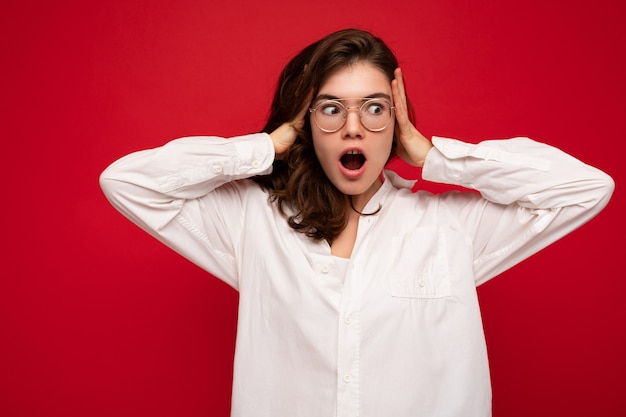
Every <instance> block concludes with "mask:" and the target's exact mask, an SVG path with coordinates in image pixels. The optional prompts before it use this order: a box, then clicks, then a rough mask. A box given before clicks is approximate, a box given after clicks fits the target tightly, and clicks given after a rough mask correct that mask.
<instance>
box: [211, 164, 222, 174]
mask: <svg viewBox="0 0 626 417" xmlns="http://www.w3.org/2000/svg"><path fill="white" fill-rule="evenodd" d="M223 170H224V168H222V166H221V165H214V166H213V172H215V173H216V174H220V173H221V172H222V171H223Z"/></svg>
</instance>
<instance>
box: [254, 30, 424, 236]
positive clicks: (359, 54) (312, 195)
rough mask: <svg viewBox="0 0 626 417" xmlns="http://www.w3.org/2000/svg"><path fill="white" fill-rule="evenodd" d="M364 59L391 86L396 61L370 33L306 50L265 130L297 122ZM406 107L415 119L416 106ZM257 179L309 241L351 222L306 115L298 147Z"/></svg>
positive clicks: (337, 35)
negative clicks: (331, 83) (330, 84)
mask: <svg viewBox="0 0 626 417" xmlns="http://www.w3.org/2000/svg"><path fill="white" fill-rule="evenodd" d="M363 61H366V62H368V63H370V64H372V65H374V66H375V67H377V68H379V69H380V70H382V71H383V72H384V73H385V75H387V77H388V78H389V82H391V80H393V79H394V70H395V69H396V68H397V67H398V61H397V59H396V57H395V56H394V54H393V52H392V51H391V50H390V49H389V47H388V46H387V45H385V43H384V42H383V41H382V40H381V39H380V38H377V37H375V36H373V35H372V34H371V33H369V32H366V31H363V30H359V29H345V30H341V31H338V32H334V33H331V34H330V35H328V36H326V37H324V38H323V39H321V40H319V41H317V42H315V43H313V44H311V45H309V46H307V47H306V48H304V49H303V50H302V51H301V52H300V53H299V54H297V55H296V56H295V57H294V58H293V59H292V60H291V61H290V62H289V63H288V64H287V65H286V66H285V68H284V69H283V71H282V73H281V74H280V77H279V80H278V86H277V88H276V93H275V95H274V99H273V101H272V106H271V110H270V115H269V117H268V120H267V123H266V124H265V127H264V128H263V132H267V133H270V132H272V131H274V130H275V129H276V128H278V127H279V126H281V125H282V124H283V123H286V122H290V121H292V120H293V119H294V118H296V116H297V114H298V112H299V111H300V109H302V108H303V107H304V106H305V105H308V104H310V103H307V102H306V101H307V100H309V99H310V97H311V94H312V97H316V96H317V94H318V92H319V90H320V88H321V87H322V86H323V84H324V83H325V82H326V80H327V79H328V78H329V77H330V76H331V75H333V74H334V73H336V72H337V71H338V70H341V69H343V68H346V67H348V66H350V65H354V64H355V63H357V62H363ZM407 104H408V106H409V109H411V110H410V113H411V119H413V112H412V107H411V105H410V103H408V102H407ZM393 143H394V144H393V147H392V150H391V154H390V155H389V158H391V157H392V156H393V155H394V154H395V143H396V140H395V138H394V142H393ZM254 181H255V182H257V183H258V184H260V185H261V186H262V187H263V188H265V189H266V190H268V192H269V194H270V197H269V198H270V201H273V202H276V203H277V204H278V208H279V210H280V212H281V213H282V214H283V215H284V216H285V217H286V218H287V222H288V223H289V226H291V227H292V228H293V229H294V230H296V231H298V232H301V233H304V234H306V235H307V236H308V237H311V238H313V239H315V240H321V239H326V240H327V241H328V242H329V243H332V241H333V240H334V239H335V238H336V237H337V236H338V235H339V233H341V231H342V230H343V229H344V228H345V226H346V224H347V220H348V216H347V214H346V206H347V205H350V206H352V200H351V198H350V197H349V196H346V195H345V194H343V193H342V192H341V191H339V190H338V189H337V188H336V187H335V186H334V185H333V184H332V183H331V181H330V180H329V179H328V178H327V177H326V174H325V173H324V171H323V169H322V167H321V165H320V163H319V161H318V159H317V157H316V155H315V150H314V148H313V140H312V135H311V124H310V119H309V117H305V123H304V126H303V127H302V128H301V129H299V130H298V138H297V139H296V141H295V142H294V144H293V145H292V146H291V147H290V148H289V149H288V150H287V151H286V152H285V153H284V154H283V155H280V156H279V157H277V158H276V160H275V161H274V163H273V171H272V173H271V174H270V175H264V176H257V177H255V178H254ZM286 207H288V208H289V213H287V210H286Z"/></svg>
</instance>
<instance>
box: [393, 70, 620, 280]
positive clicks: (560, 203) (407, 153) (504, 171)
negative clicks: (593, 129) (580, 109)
mask: <svg viewBox="0 0 626 417" xmlns="http://www.w3.org/2000/svg"><path fill="white" fill-rule="evenodd" d="M395 77H396V78H395V79H394V80H393V81H392V91H393V96H394V102H395V106H396V136H397V137H398V154H399V155H400V156H401V157H402V158H403V159H404V160H405V161H406V162H408V163H409V164H411V165H415V166H422V167H423V169H422V177H423V178H424V179H426V180H430V181H434V182H440V183H446V184H455V185H461V186H463V187H466V188H471V189H475V190H478V191H479V192H480V194H481V195H482V197H483V198H482V199H481V198H480V197H479V196H477V195H475V194H473V193H461V194H459V193H452V194H448V195H447V196H445V197H444V198H443V200H442V201H443V202H444V204H445V205H446V206H447V207H450V208H451V210H450V211H449V215H450V216H452V217H458V219H457V220H458V222H457V224H458V225H460V226H459V227H462V228H463V229H464V230H466V231H467V233H468V234H469V236H470V239H471V244H472V247H473V250H474V273H475V279H476V282H477V284H480V283H483V282H485V281H486V280H488V279H490V278H492V277H494V276H496V275H497V274H499V273H500V272H502V271H504V270H506V269H508V268H510V267H511V266H513V265H515V264H516V263H518V262H520V261H522V260H523V259H525V258H527V257H529V256H531V255H532V254H533V253H535V252H537V251H539V250H541V249H542V248H544V247H546V246H548V245H549V244H550V243H552V242H554V241H556V240H558V239H560V238H561V237H563V236H565V235H566V234H567V233H569V232H571V231H573V230H574V229H576V228H577V227H580V226H581V225H582V224H584V223H585V222H587V221H589V220H590V219H591V218H593V217H594V216H595V215H596V214H598V213H599V212H600V211H601V210H602V208H604V206H605V205H606V204H607V203H608V201H609V199H610V197H611V194H612V192H613V189H614V187H615V184H614V183H613V180H612V179H611V178H610V177H609V176H608V175H606V174H605V173H603V172H602V171H600V170H598V169H596V168H593V167H591V166H589V165H586V164H584V163H582V162H581V161H579V160H577V159H575V158H573V157H572V156H570V155H567V154H566V153H564V152H562V151H560V150H558V149H556V148H554V147H551V146H548V145H545V144H541V143H538V142H535V141H532V140H530V139H528V138H515V139H510V140H494V141H485V142H482V143H480V144H478V145H473V144H468V143H463V142H459V141H456V140H452V139H444V138H433V143H430V141H428V140H427V139H426V138H425V137H424V136H423V135H422V134H421V133H420V132H419V131H418V130H417V129H416V128H415V127H414V126H413V124H412V123H411V122H410V120H409V118H408V114H407V111H406V96H405V92H404V85H403V80H402V72H401V71H400V69H397V70H396V73H395ZM433 145H434V147H433Z"/></svg>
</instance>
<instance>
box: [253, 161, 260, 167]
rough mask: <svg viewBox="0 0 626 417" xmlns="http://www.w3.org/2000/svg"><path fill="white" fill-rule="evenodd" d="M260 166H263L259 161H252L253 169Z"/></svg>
mask: <svg viewBox="0 0 626 417" xmlns="http://www.w3.org/2000/svg"><path fill="white" fill-rule="evenodd" d="M259 165H261V164H260V163H259V161H256V160H255V161H252V167H253V168H258V167H259Z"/></svg>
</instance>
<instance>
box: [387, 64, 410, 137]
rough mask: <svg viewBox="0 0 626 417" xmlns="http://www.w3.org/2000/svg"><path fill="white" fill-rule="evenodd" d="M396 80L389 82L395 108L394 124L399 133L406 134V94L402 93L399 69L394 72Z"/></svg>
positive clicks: (407, 117) (407, 123)
mask: <svg viewBox="0 0 626 417" xmlns="http://www.w3.org/2000/svg"><path fill="white" fill-rule="evenodd" d="M394 75H395V76H396V78H395V79H394V80H393V81H392V82H391V94H392V95H393V101H394V106H395V107H396V124H397V127H398V128H399V129H400V130H401V132H405V133H408V129H410V126H409V125H410V121H409V115H408V112H407V104H406V94H405V92H404V82H403V80H402V72H401V70H400V68H398V69H396V71H395V72H394Z"/></svg>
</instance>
